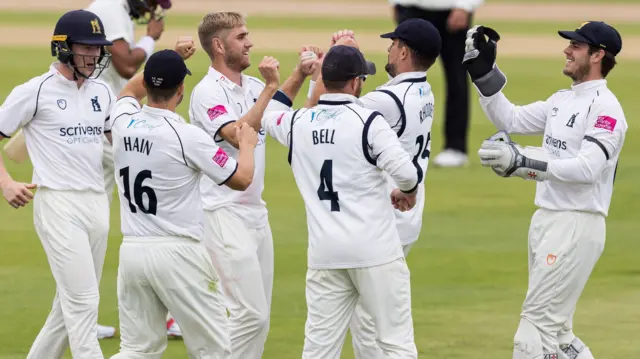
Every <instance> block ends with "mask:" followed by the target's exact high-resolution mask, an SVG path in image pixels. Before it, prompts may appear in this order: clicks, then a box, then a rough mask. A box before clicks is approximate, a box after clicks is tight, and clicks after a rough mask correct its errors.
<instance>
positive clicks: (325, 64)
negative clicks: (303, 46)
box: [322, 45, 376, 81]
mask: <svg viewBox="0 0 640 359" xmlns="http://www.w3.org/2000/svg"><path fill="white" fill-rule="evenodd" d="M375 74H376V65H375V64H374V63H373V62H371V61H367V60H365V58H364V55H363V54H362V52H360V50H358V49H356V48H355V47H351V46H347V45H335V46H333V47H331V48H330V49H329V51H328V52H327V53H326V54H325V55H324V60H323V61H322V78H323V79H324V80H329V81H347V80H351V79H353V78H356V77H358V76H366V75H375Z"/></svg>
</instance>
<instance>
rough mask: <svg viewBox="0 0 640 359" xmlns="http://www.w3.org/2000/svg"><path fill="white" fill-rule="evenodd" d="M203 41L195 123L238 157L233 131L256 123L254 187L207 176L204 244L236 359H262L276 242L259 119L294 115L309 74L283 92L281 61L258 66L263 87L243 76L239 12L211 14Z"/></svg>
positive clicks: (201, 30) (298, 73)
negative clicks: (204, 65) (269, 113)
mask: <svg viewBox="0 0 640 359" xmlns="http://www.w3.org/2000/svg"><path fill="white" fill-rule="evenodd" d="M198 36H199V39H200V44H201V46H202V48H203V50H204V51H205V52H206V53H207V55H208V56H209V58H210V59H211V66H210V67H209V69H208V72H207V74H206V75H205V76H204V78H203V79H202V80H201V81H200V82H199V83H198V84H197V85H196V86H195V88H194V89H193V92H192V94H191V101H190V108H189V117H190V120H191V123H192V124H194V125H196V126H198V127H201V128H202V129H204V130H205V131H207V132H208V133H209V135H211V137H212V138H213V139H214V140H215V141H216V143H217V144H218V145H219V146H220V147H221V148H222V149H224V150H225V152H226V153H227V154H229V156H230V157H233V158H237V154H238V150H237V146H238V141H237V139H236V137H235V133H236V129H235V128H236V126H238V125H239V124H240V123H243V122H244V123H251V124H253V126H255V127H254V128H255V129H257V131H258V145H257V147H256V153H255V158H256V160H255V162H256V170H255V174H254V176H255V177H254V178H253V183H252V184H251V186H250V187H249V188H248V189H247V190H246V191H236V190H234V189H232V188H225V187H221V186H217V185H216V183H214V182H213V181H212V180H211V179H209V178H208V177H203V178H202V183H201V188H202V196H203V203H204V210H205V227H204V233H205V241H206V243H207V245H208V246H209V247H210V248H211V252H212V253H213V255H214V256H215V257H214V261H213V263H214V265H215V266H216V269H217V271H218V273H219V275H220V277H221V281H222V284H223V286H224V291H225V295H226V296H227V297H228V298H229V312H230V320H231V321H230V330H231V346H232V355H233V357H234V358H239V359H240V358H242V359H259V358H261V357H262V352H263V349H264V343H265V341H266V338H267V334H268V331H269V313H270V308H271V293H272V286H273V242H272V235H271V228H270V226H269V221H268V216H267V208H266V203H265V202H264V201H263V200H262V191H263V188H264V169H265V134H264V130H261V129H260V127H261V126H260V119H261V118H262V116H263V113H264V111H265V109H267V106H269V108H270V109H283V110H285V109H289V108H290V106H291V104H292V99H294V98H295V97H296V96H297V93H298V91H299V90H300V87H301V86H302V83H303V82H304V80H305V79H306V77H307V76H308V74H310V72H305V71H304V70H303V67H302V65H299V66H297V67H296V70H294V72H293V74H292V75H291V77H289V78H288V79H287V81H285V83H284V84H283V85H282V88H281V90H278V86H279V85H280V75H279V72H278V66H279V64H278V61H277V60H276V59H273V58H270V57H267V58H265V59H263V61H262V62H261V64H260V66H259V69H260V72H261V74H262V76H263V77H264V79H265V82H266V84H265V83H263V82H262V81H260V80H258V79H257V78H255V77H251V76H247V75H245V74H243V73H242V72H243V71H244V70H246V69H247V68H248V67H249V66H250V61H249V52H250V49H251V47H252V46H253V44H252V43H251V41H250V40H249V37H248V30H247V27H246V25H245V20H244V18H243V17H242V16H241V15H240V14H238V13H235V12H216V13H210V14H208V15H206V16H205V17H204V18H203V20H202V22H201V24H200V25H199V27H198ZM311 63H313V61H312V62H311ZM308 69H311V66H309V67H308Z"/></svg>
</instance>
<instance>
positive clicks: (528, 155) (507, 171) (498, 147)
mask: <svg viewBox="0 0 640 359" xmlns="http://www.w3.org/2000/svg"><path fill="white" fill-rule="evenodd" d="M504 135H506V133H504V134H501V133H500V132H498V133H497V134H495V135H493V136H491V137H490V138H489V139H487V140H485V141H484V142H483V143H482V146H481V147H480V150H478V155H479V156H480V163H481V164H482V165H483V166H491V168H492V169H493V171H494V172H495V173H497V174H498V175H499V176H502V177H512V176H518V177H522V178H524V179H527V180H536V181H544V180H545V179H547V165H548V155H547V152H546V150H545V149H543V148H540V147H529V146H527V147H525V148H522V147H521V146H520V145H518V144H516V143H515V142H513V141H511V139H510V138H509V135H506V139H505V137H504Z"/></svg>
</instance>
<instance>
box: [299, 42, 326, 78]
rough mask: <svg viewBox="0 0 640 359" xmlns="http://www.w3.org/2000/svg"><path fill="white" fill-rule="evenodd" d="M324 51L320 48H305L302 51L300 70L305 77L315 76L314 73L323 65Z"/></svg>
mask: <svg viewBox="0 0 640 359" xmlns="http://www.w3.org/2000/svg"><path fill="white" fill-rule="evenodd" d="M323 58H324V51H323V50H322V49H321V48H320V47H318V46H303V47H302V50H300V64H298V68H299V70H300V72H301V73H302V74H303V75H304V76H309V75H313V73H314V72H315V71H316V69H318V68H319V67H320V66H317V64H318V63H319V64H320V65H321V64H322V60H323Z"/></svg>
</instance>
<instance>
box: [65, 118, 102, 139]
mask: <svg viewBox="0 0 640 359" xmlns="http://www.w3.org/2000/svg"><path fill="white" fill-rule="evenodd" d="M101 135H102V127H100V126H84V125H82V124H81V123H79V124H78V125H77V126H74V127H62V128H60V137H63V138H64V139H65V141H67V143H68V144H76V143H82V144H86V143H100V141H102V139H101V138H100V136H101Z"/></svg>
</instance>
